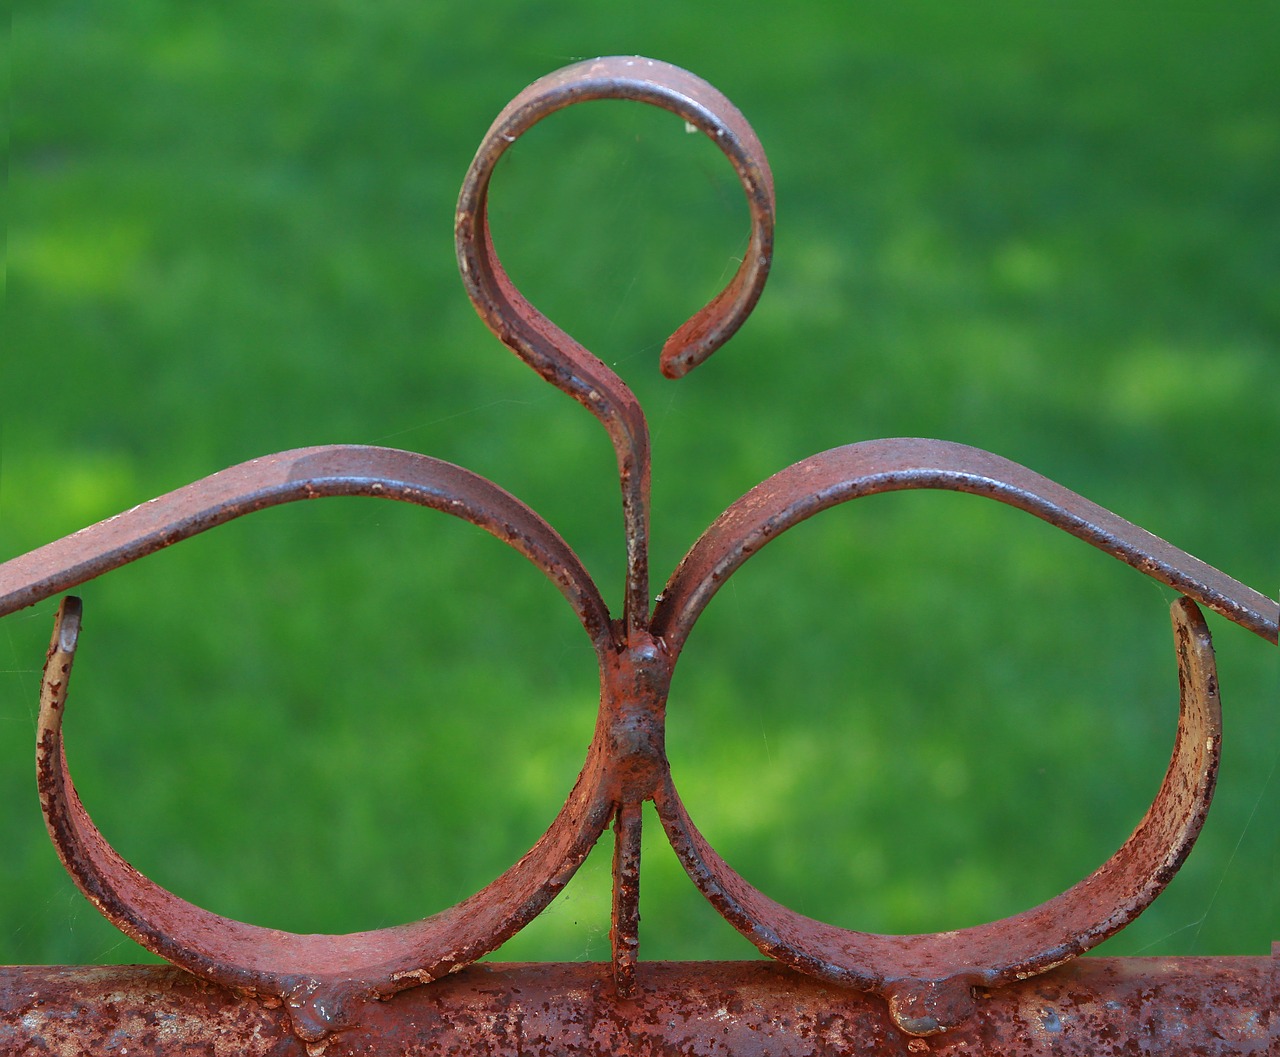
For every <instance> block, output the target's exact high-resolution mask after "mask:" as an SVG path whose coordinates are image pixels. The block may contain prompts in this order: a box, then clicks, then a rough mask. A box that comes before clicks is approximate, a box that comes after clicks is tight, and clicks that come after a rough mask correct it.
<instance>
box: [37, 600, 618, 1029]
mask: <svg viewBox="0 0 1280 1057" xmlns="http://www.w3.org/2000/svg"><path fill="white" fill-rule="evenodd" d="M80 616H81V611H80V602H79V599H76V598H67V599H65V600H64V601H63V604H62V606H61V607H60V608H59V611H58V619H57V623H56V626H55V628H54V634H53V642H52V644H51V646H50V649H49V659H48V663H47V664H46V667H45V675H44V680H43V683H42V686H41V698H40V719H39V729H38V740H37V749H36V769H37V779H38V785H39V790H40V802H41V807H42V809H43V811H44V816H45V823H46V825H47V826H48V828H49V835H50V837H51V838H52V839H53V843H54V847H55V848H56V849H57V852H58V856H59V858H61V860H62V862H63V865H64V866H65V867H66V869H67V871H68V873H70V874H71V876H72V878H73V879H74V880H75V882H76V884H77V885H78V886H79V888H80V889H81V891H83V892H84V894H85V895H86V896H87V897H88V898H89V900H90V901H91V902H92V903H93V904H94V906H96V907H97V908H98V910H99V912H100V913H102V914H103V916H104V917H106V918H107V919H108V920H109V921H111V922H112V924H114V925H115V926H116V927H117V928H119V929H120V930H121V931H122V932H124V933H125V934H126V935H128V936H130V937H131V938H133V939H134V940H136V941H137V942H138V943H140V944H141V945H142V946H144V947H146V948H147V949H148V950H150V951H152V952H153V953H155V954H158V955H159V956H160V957H162V958H165V959H167V960H168V961H170V962H173V963H174V964H175V965H179V966H181V967H182V968H184V969H186V970H188V971H190V972H192V973H195V974H196V975H198V976H201V977H203V978H205V979H207V980H212V981H213V982H215V983H217V984H220V985H222V986H224V987H229V988H232V989H234V990H236V991H239V992H241V993H244V994H251V995H260V996H263V997H266V998H268V999H276V1000H279V1001H281V1002H284V1003H286V1004H288V1006H289V1007H290V1014H291V1016H292V1018H293V1020H294V1023H295V1027H296V1029H297V1031H298V1034H299V1035H300V1036H301V1037H302V1038H303V1039H305V1040H308V1041H315V1040H318V1039H321V1038H323V1037H324V1036H325V1035H327V1034H329V1033H331V1032H333V1031H336V1030H339V1029H341V1028H342V1027H344V1026H346V1025H348V1024H350V1023H352V1022H353V1021H354V1020H355V1019H357V1018H358V1017H359V1012H360V1007H361V1006H362V1005H363V1004H364V1003H365V1002H366V1001H368V1000H370V999H374V998H382V997H386V996H387V995H390V994H394V993H395V992H397V991H402V990H404V989H405V988H407V987H413V986H416V985H417V984H421V983H426V982H428V981H430V980H434V979H437V978H439V977H440V976H443V975H445V974H446V973H449V972H452V971H453V970H455V969H459V968H461V967H462V966H464V965H467V964H469V963H470V962H472V961H474V960H475V959H477V958H479V957H480V956H481V955H483V954H486V953H487V952H489V951H491V950H493V949H494V948H496V947H497V946H499V945H500V944H501V943H502V942H503V941H504V940H506V939H508V938H509V937H510V936H512V935H514V934H515V933H516V932H517V931H519V930H520V929H521V928H523V927H524V926H525V925H526V924H528V922H529V921H531V920H532V919H533V918H534V917H536V916H537V915H538V914H539V913H540V912H541V911H542V910H543V909H544V908H545V907H546V905H547V904H548V903H550V902H551V900H552V899H553V898H554V897H555V896H556V895H557V894H558V893H559V891H560V890H561V889H562V888H563V887H564V886H565V884H567V883H568V881H569V879H570V878H571V877H572V876H573V874H574V872H575V871H576V870H577V868H578V866H580V865H581V863H582V861H583V860H584V859H585V858H586V855H587V852H588V851H590V850H591V847H592V846H593V845H594V844H595V842H596V840H597V839H599V837H600V834H601V833H602V832H603V831H604V828H605V826H606V825H608V823H609V822H610V821H611V819H612V817H613V810H614V805H613V801H612V800H611V799H610V798H608V797H606V796H602V795H601V793H600V792H599V790H600V788H601V786H602V785H603V784H605V783H604V782H603V781H602V778H601V775H600V773H599V768H598V767H595V766H594V765H593V763H594V757H593V758H592V759H591V760H589V761H588V767H587V768H586V769H584V771H583V774H582V775H581V776H580V777H579V780H578V782H577V784H576V785H575V787H574V789H573V792H572V793H571V794H570V796H569V799H568V801H567V802H566V804H565V806H564V808H563V809H562V810H561V812H560V814H559V815H558V816H557V817H556V819H555V821H554V822H553V823H552V824H551V826H550V827H549V828H548V829H547V831H546V833H545V834H543V836H542V837H541V838H540V839H539V840H538V842H537V843H536V844H535V845H534V846H533V848H532V849H530V851H529V852H527V853H526V854H525V855H524V856H523V857H522V858H521V859H520V860H519V862H517V863H516V864H515V865H514V866H512V867H510V868H509V869H508V870H507V871H506V872H505V873H503V874H502V875H501V876H500V877H499V878H498V879H497V880H495V881H493V882H492V883H490V884H489V885H488V886H486V887H485V888H483V889H481V890H480V891H479V892H477V893H476V894H475V895H473V896H471V897H470V898H468V899H465V900H463V901H462V902H461V903H458V904H456V905H455V906H453V907H451V908H449V909H448V910H444V911H442V912H440V913H438V914H435V915H433V916H432V917H429V918H426V919H424V920H422V921H416V922H413V923H410V924H406V925H400V926H396V927H394V928H386V929H379V930H375V931H371V932H358V933H351V934H349V935H343V936H331V935H299V934H295V933H291V932H283V931H280V930H278V929H271V928H263V927H260V926H257V925H248V924H245V923H243V922H240V921H235V920H232V919H230V918H224V917H221V916H219V915H217V914H213V913H211V912H210V911H207V910H204V909H202V908H200V907H197V906H195V905H193V904H191V903H188V902H187V901H185V900H183V899H180V898H179V897H178V896H176V895H174V894H173V893H172V892H169V891H168V890H166V889H164V888H162V887H160V886H159V885H157V884H156V883H155V882H154V881H152V880H150V879H149V878H147V877H144V876H143V875H142V874H140V873H139V872H138V871H137V870H135V869H134V868H133V867H132V866H130V865H129V864H128V863H127V862H126V861H125V860H124V859H123V858H121V856H120V855H119V853H117V852H116V850H115V849H114V848H112V847H111V845H110V844H108V843H107V841H106V839H105V838H104V837H103V836H102V834H101V833H100V832H99V831H98V829H97V827H96V826H95V825H94V823H93V820H92V819H91V818H90V817H89V815H88V813H87V812H86V811H85V808H84V805H83V804H82V803H81V801H80V797H79V795H78V794H77V792H76V789H75V786H74V784H73V782H72V780H71V775H70V773H69V771H68V769H67V760H66V753H65V750H64V746H63V736H62V720H63V715H64V713H65V711H66V702H67V684H68V682H69V680H70V677H71V666H72V662H73V660H74V658H75V650H76V644H77V639H78V636H79V631H80Z"/></svg>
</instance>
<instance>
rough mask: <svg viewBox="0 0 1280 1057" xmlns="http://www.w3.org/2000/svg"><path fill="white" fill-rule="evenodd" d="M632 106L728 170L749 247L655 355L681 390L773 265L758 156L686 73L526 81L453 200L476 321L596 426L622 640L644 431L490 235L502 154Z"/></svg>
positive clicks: (634, 555) (635, 596) (642, 64)
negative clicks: (614, 538)
mask: <svg viewBox="0 0 1280 1057" xmlns="http://www.w3.org/2000/svg"><path fill="white" fill-rule="evenodd" d="M595 99H631V100H636V101H638V102H643V103H649V104H651V105H653V106H657V107H660V108H662V109H663V110H668V111H670V112H671V113H673V114H676V115H678V116H680V117H682V118H683V119H684V120H685V121H686V122H688V123H689V125H691V126H693V127H694V128H697V129H700V130H701V131H702V132H704V133H706V135H707V136H708V137H709V138H710V139H711V140H712V142H714V143H715V144H716V146H717V147H719V148H720V150H721V151H723V152H724V154H725V156H726V157H727V158H728V159H729V161H730V162H731V163H732V164H733V167H734V170H735V171H736V172H737V174H738V179H739V180H740V181H741V182H742V187H743V190H744V191H745V192H746V196H747V205H748V207H749V209H750V214H751V235H750V242H749V244H748V247H747V251H746V253H745V254H744V255H743V259H742V264H741V266H740V267H739V268H738V270H737V272H736V274H735V275H734V277H733V279H732V280H731V281H730V283H729V285H728V286H727V287H725V289H724V290H723V291H721V292H720V294H718V295H717V296H716V297H715V298H714V299H713V300H712V301H711V303H710V304H708V305H707V306H706V307H705V308H703V309H702V310H701V311H700V312H698V313H697V314H695V315H694V316H693V317H692V318H691V319H690V320H688V322H686V323H685V324H684V325H683V326H681V327H680V328H679V329H678V330H677V331H676V332H675V333H674V334H672V335H671V337H670V338H668V339H667V342H666V344H665V345H664V346H663V350H662V355H661V357H660V360H659V363H660V366H661V369H662V373H663V374H665V375H666V376H667V377H668V378H680V377H682V376H683V375H685V374H686V373H688V372H689V371H690V370H692V369H693V368H694V367H696V366H697V365H698V364H700V363H702V362H703V361H704V360H705V359H706V358H707V357H708V356H710V355H711V354H712V353H713V352H714V351H715V350H716V349H718V348H719V347H720V346H721V345H723V344H724V343H725V342H726V341H728V340H729V338H730V337H732V336H733V334H734V333H735V332H736V331H737V330H738V328H739V327H740V326H741V325H742V323H743V321H744V320H745V319H746V318H747V316H748V315H749V314H750V313H751V310H752V309H753V308H754V307H755V304H756V302H757V300H759V297H760V292H761V290H762V289H763V288H764V284H765V279H766V278H767V277H768V274H769V265H770V262H771V260H772V257H773V223H774V196H773V175H772V174H771V173H770V171H769V163H768V161H767V160H766V158H765V154H764V149H763V148H762V147H761V146H760V141H759V139H758V138H757V137H756V134H755V132H754V131H753V130H752V128H751V126H750V125H749V124H747V121H746V119H745V118H744V117H743V116H742V114H741V113H740V112H739V111H738V109H737V107H735V106H734V105H733V104H732V103H731V102H729V100H728V99H726V98H725V97H724V96H723V95H722V94H721V93H720V92H719V91H717V90H716V89H715V88H713V87H712V86H711V85H709V84H707V82H706V81H704V80H702V79H701V78H700V77H695V76H694V75H693V74H691V73H689V72H688V71H687V70H682V69H680V68H679V67H677V66H672V65H670V64H669V63H665V62H657V61H655V60H653V59H644V58H639V57H626V56H614V57H611V58H601V59H591V60H588V61H586V62H580V63H576V64H574V65H572V66H567V67H565V68H564V69H562V70H558V71H556V72H555V73H552V74H549V75H548V76H546V77H543V78H542V79H541V80H538V81H535V82H534V83H533V84H531V85H530V86H529V87H528V88H526V89H525V90H524V91H523V92H521V93H520V94H519V95H517V96H516V97H515V99H513V100H512V101H511V102H510V103H508V104H507V106H506V107H505V108H503V110H502V113H500V114H499V115H498V117H497V120H495V121H494V123H493V125H492V126H491V127H490V129H489V131H488V133H487V134H486V135H485V137H484V140H483V141H482V142H481V144H480V149H479V150H478V151H477V152H476V156H475V159H474V160H473V161H472V163H471V167H470V169H468V170H467V175H466V179H465V180H464V181H463V185H462V192H461V195H460V196H459V199H458V212H457V220H456V225H455V235H456V241H457V251H458V267H459V268H460V270H461V272H462V279H463V282H464V283H465V285H466V288H467V294H468V295H469V296H470V298H471V301H472V303H473V304H474V305H475V307H476V311H477V312H479V313H480V318H481V319H483V320H484V322H485V324H486V325H487V326H488V327H489V329H490V330H492V331H493V333H494V334H495V335H497V337H498V339H499V340H500V341H501V342H502V343H503V344H504V345H506V346H507V347H508V348H509V349H511V350H512V351H513V352H514V353H515V354H516V355H517V356H519V357H520V358H521V359H522V360H524V361H525V362H526V363H528V364H529V366H530V367H532V368H533V369H534V370H535V371H537V372H538V374H540V375H541V376H542V377H543V378H545V379H546V380H547V381H548V382H550V383H551V384H552V385H554V386H555V387H556V388H557V389H560V390H562V391H563V392H565V393H568V394H569V395H570V396H572V397H573V398H574V399H575V400H577V401H578V403H580V404H581V405H582V406H583V407H585V408H586V409H587V410H588V411H590V412H591V413H592V414H593V415H595V416H596V418H598V419H599V420H600V422H601V424H603V426H604V427H605V429H606V431H607V432H608V434H609V438H610V440H611V441H612V443H613V447H614V451H615V454H616V456H617V460H618V472H619V479H620V483H621V487H622V507H623V517H624V520H625V526H626V538H627V574H626V592H625V598H626V603H625V607H624V608H625V613H624V619H625V621H626V623H627V626H628V627H629V628H631V629H636V630H638V629H640V628H642V627H643V626H644V624H645V622H646V621H647V619H648V615H649V570H648V557H647V555H648V539H649V429H648V425H647V424H646V422H645V418H644V413H643V412H642V411H641V409H640V405H639V404H638V403H637V402H636V399H635V396H634V395H633V394H632V392H631V390H630V389H629V388H628V387H627V385H626V383H624V382H623V381H622V379H621V378H619V377H618V376H617V374H615V373H614V372H613V371H612V370H610V369H609V368H608V367H607V366H606V365H605V364H604V363H603V362H601V361H600V360H599V359H598V358H597V357H595V356H593V355H592V354H591V353H590V352H588V351H587V350H586V349H585V348H583V347H582V345H580V344H579V343H578V342H576V341H575V340H574V339H573V338H571V337H570V336H569V335H568V334H566V333H565V332H564V331H563V330H561V329H560V328H559V327H557V326H556V325H555V324H554V323H552V322H551V321H550V320H549V319H547V317H546V316H544V315H543V314H542V313H541V312H539V311H538V310H537V309H536V308H534V307H533V305H532V304H530V303H529V301H528V300H526V299H525V297H524V295H522V294H521V293H520V291H519V290H517V289H516V287H515V284H514V283H512V282H511V279H510V278H509V277H508V276H507V273H506V271H505V269H504V268H503V267H502V262H501V260H499V258H498V254H497V251H496V250H495V249H494V246H493V238H492V235H491V234H490V231H489V217H488V210H489V182H490V180H491V178H492V176H493V171H494V168H495V166H496V165H497V163H498V159H499V158H501V157H502V155H503V153H504V152H505V151H506V149H507V148H508V147H509V146H510V145H511V144H512V143H514V142H515V141H516V140H517V139H518V138H519V137H520V136H521V135H523V134H524V133H525V132H527V131H528V130H529V129H530V128H532V127H533V126H534V125H535V124H537V123H538V122H539V121H541V120H542V119H543V118H544V117H546V116H547V115H549V114H553V113H555V112H556V111H557V110H561V109H563V108H564V107H566V106H569V105H571V104H573V103H580V102H586V101H589V100H595Z"/></svg>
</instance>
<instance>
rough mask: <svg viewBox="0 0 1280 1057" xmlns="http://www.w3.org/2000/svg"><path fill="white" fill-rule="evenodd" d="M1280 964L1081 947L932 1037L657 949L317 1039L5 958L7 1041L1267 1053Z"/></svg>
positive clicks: (250, 1049)
mask: <svg viewBox="0 0 1280 1057" xmlns="http://www.w3.org/2000/svg"><path fill="white" fill-rule="evenodd" d="M1278 967H1280V950H1277V951H1274V952H1273V954H1272V956H1271V957H1269V958H1268V957H1223V958H1081V959H1078V960H1076V961H1074V962H1071V963H1070V964H1069V965H1064V966H1061V967H1059V968H1057V969H1053V970H1051V971H1050V972H1047V973H1044V974H1043V975H1040V976H1037V977H1035V978H1033V979H1029V980H1023V981H1019V982H1018V983H1015V984H1011V985H1009V986H1006V987H1002V988H999V989H997V990H993V991H989V992H982V993H980V995H979V997H978V1009H977V1012H976V1014H975V1015H974V1017H973V1018H972V1019H970V1020H969V1021H967V1022H966V1023H964V1024H963V1025H960V1026H957V1027H956V1028H955V1029H954V1030H953V1031H951V1032H948V1033H947V1034H945V1035H940V1036H934V1037H931V1038H928V1039H923V1038H917V1037H915V1036H912V1035H908V1034H906V1033H905V1032H902V1031H901V1030H899V1029H898V1028H897V1027H896V1026H895V1024H894V1022H893V1020H892V1019H891V1018H890V1016H889V1014H888V1011H887V1010H886V1008H885V1006H884V1003H883V1002H880V1001H878V1000H877V999H876V998H875V997H874V996H871V995H867V994H863V993H860V992H850V991H848V990H845V989H842V988H840V987H837V986H834V985H832V984H828V983H824V982H822V981H819V980H815V979H813V978H812V977H808V976H805V975H802V974H800V973H797V972H794V971H793V970H789V969H787V968H785V967H784V966H780V965H777V964H773V963H769V962H764V961H755V962H644V963H641V964H640V965H638V966H636V970H635V989H634V992H633V994H632V996H631V997H629V998H622V997H619V996H618V994H617V992H616V990H615V988H614V985H613V978H612V974H611V969H610V966H609V965H608V963H601V962H576V963H543V964H535V965H528V964H499V963H482V964H478V965H474V966H471V967H470V968H468V969H465V970H463V971H461V972H458V973H455V974H453V975H452V976H449V977H447V978H445V979H443V980H439V981H437V982H436V983H434V984H432V985H431V986H429V987H416V988H413V989H412V990H408V991H403V992H401V993H400V994H398V995H396V996H394V997H393V998H390V999H388V1000H387V1001H386V1002H380V1003H376V1004H374V1005H373V1006H371V1007H369V1009H368V1011H367V1014H366V1016H365V1017H364V1018H362V1020H361V1021H360V1023H359V1024H358V1025H356V1026H354V1027H352V1028H350V1029H348V1030H344V1031H341V1032H338V1033H336V1034H334V1035H330V1036H328V1037H326V1038H325V1039H323V1040H320V1041H317V1042H312V1043H306V1042H303V1041H302V1040H300V1039H299V1038H298V1037H297V1036H296V1035H294V1034H293V1032H292V1030H291V1026H290V1020H289V1017H288V1016H287V1015H286V1013H285V1011H284V1010H283V1009H281V1008H278V1007H277V1008H271V1007H270V1006H268V1005H265V1004H263V1003H259V1002H246V1001H243V1000H240V999H238V998H237V997H236V996H234V995H232V994H230V993H229V992H226V991H223V990H221V989H220V988H217V987H214V986H211V985H209V984H207V983H205V982H203V981H200V980H198V979H197V978H196V977H194V976H191V975H190V974H188V973H185V972H183V971H182V970H181V969H176V968H173V967H171V966H160V965H148V966H110V967H101V968H98V967H42V966H32V967H24V968H8V969H0V1053H3V1054H6V1055H7V1054H15V1055H16V1054H27V1053H41V1054H49V1055H63V1057H70V1055H72V1054H75V1055H80V1054H86V1053H92V1054H103V1055H106V1054H113V1055H114V1054H121V1055H124V1054H128V1055H130V1057H146V1055H158V1054H166V1055H172V1054H197V1053H198V1054H205V1055H209V1057H224V1055H226V1057H230V1055H232V1054H234V1055H243V1057H295V1055H297V1057H301V1055H307V1057H318V1055H324V1057H354V1055H357V1054H360V1055H371V1054H379V1055H393V1054H406V1055H408V1054H416V1055H423V1054H428V1053H430V1054H444V1053H449V1054H458V1053H484V1054H492V1055H495V1057H504V1055H512V1057H514V1055H517V1054H519V1055H522V1057H530V1055H543V1054H563V1055H570V1057H572V1055H604V1054H618V1053H628V1054H648V1055H655V1057H656V1055H666V1054H671V1055H675V1054H680V1055H685V1057H691V1055H713V1054H714V1055H721V1054H733V1055H734V1057H754V1055H763V1054H770V1055H776V1057H808V1055H818V1054H835V1053H841V1054H847V1053H859V1054H887V1055H904V1057H916V1055H920V1054H936V1055H939V1057H961V1055H965V1057H974V1055H976V1054H982V1053H993V1054H994V1053H1000V1054H1006V1053H1016V1054H1018V1055H1019V1057H1036V1055H1050V1054H1051V1055H1053V1057H1085V1055H1088V1057H1108V1055H1119V1054H1139V1055H1141V1054H1149V1055H1157V1054H1160V1055H1172V1054H1177V1055H1180V1057H1199V1055H1214V1057H1236V1055H1256V1057H1262V1055H1273V1054H1276V1053H1277V1052H1280V1014H1278V1013H1277V1005H1278V1004H1280V990H1278V988H1277V981H1278V980H1280V972H1278V971H1277V970H1278Z"/></svg>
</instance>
